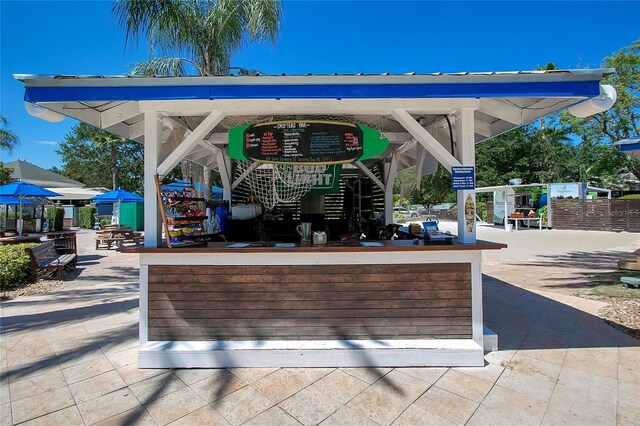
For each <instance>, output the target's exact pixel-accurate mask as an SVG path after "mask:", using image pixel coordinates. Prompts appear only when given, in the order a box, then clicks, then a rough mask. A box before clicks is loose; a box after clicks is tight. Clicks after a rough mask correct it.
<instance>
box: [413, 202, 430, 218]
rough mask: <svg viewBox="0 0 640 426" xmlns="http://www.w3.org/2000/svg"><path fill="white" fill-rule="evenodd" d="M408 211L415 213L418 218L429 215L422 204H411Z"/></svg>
mask: <svg viewBox="0 0 640 426" xmlns="http://www.w3.org/2000/svg"><path fill="white" fill-rule="evenodd" d="M409 210H412V211H415V212H416V213H418V215H419V216H424V215H426V214H428V213H429V212H428V211H427V209H426V208H425V207H424V206H423V205H422V204H412V205H410V206H409Z"/></svg>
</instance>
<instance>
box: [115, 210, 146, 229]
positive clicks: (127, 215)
mask: <svg viewBox="0 0 640 426" xmlns="http://www.w3.org/2000/svg"><path fill="white" fill-rule="evenodd" d="M120 225H127V226H129V227H131V228H132V229H133V230H134V231H143V230H144V203H121V204H120Z"/></svg>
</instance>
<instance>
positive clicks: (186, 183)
mask: <svg viewBox="0 0 640 426" xmlns="http://www.w3.org/2000/svg"><path fill="white" fill-rule="evenodd" d="M190 187H191V181H190V180H189V179H183V180H179V181H177V182H171V183H167V184H166V185H162V186H161V188H160V189H162V190H163V191H172V190H175V191H182V190H183V189H184V188H190ZM203 187H204V185H202V184H201V183H200V182H193V188H194V189H195V190H196V191H202V190H203V189H204V188H203ZM223 191H224V190H223V189H222V188H220V187H218V186H212V187H211V198H212V199H214V200H222V194H223Z"/></svg>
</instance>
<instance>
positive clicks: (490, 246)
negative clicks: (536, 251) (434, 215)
mask: <svg viewBox="0 0 640 426" xmlns="http://www.w3.org/2000/svg"><path fill="white" fill-rule="evenodd" d="M380 243H382V244H383V245H382V246H381V247H363V246H361V245H360V243H359V242H356V243H353V244H352V245H333V244H331V243H329V244H327V245H308V246H307V245H305V246H300V245H298V246H297V247H272V246H269V245H266V246H262V245H258V246H252V247H228V246H229V244H233V243H224V242H213V243H208V244H207V247H174V248H167V247H144V246H130V247H123V248H121V249H119V251H122V252H123V253H184V252H189V253H229V252H237V253H261V252H262V253H264V252H268V253H273V252H282V253H343V252H390V251H467V250H499V249H503V248H507V245H506V244H499V243H492V242H489V241H477V242H476V243H473V244H460V243H457V242H455V241H454V242H453V244H440V243H439V244H424V242H423V241H422V240H421V241H420V242H419V244H414V243H413V241H412V240H393V241H380ZM247 244H252V243H247ZM253 244H262V243H253ZM265 244H271V243H265Z"/></svg>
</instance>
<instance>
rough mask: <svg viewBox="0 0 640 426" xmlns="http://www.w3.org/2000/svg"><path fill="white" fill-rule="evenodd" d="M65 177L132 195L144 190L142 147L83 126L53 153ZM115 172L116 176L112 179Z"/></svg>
mask: <svg viewBox="0 0 640 426" xmlns="http://www.w3.org/2000/svg"><path fill="white" fill-rule="evenodd" d="M56 152H57V153H58V154H59V155H60V160H61V163H62V168H61V172H62V174H63V175H64V176H67V177H69V178H71V179H74V180H77V181H79V182H82V183H84V184H85V185H87V186H89V187H104V188H108V187H111V186H114V187H115V185H116V183H117V185H118V187H120V188H122V189H125V190H127V191H131V192H137V193H139V194H141V193H142V190H143V182H144V181H143V175H144V161H143V147H142V145H141V144H139V143H138V142H134V141H129V140H126V139H123V138H120V137H118V136H115V135H112V134H110V133H109V132H106V131H104V130H100V129H98V128H95V127H93V126H90V125H88V124H85V123H80V124H78V125H76V126H74V127H73V128H72V129H71V132H70V133H69V134H67V135H66V136H65V139H64V141H63V142H61V143H60V146H59V148H58V150H57V151H56ZM114 171H115V175H114Z"/></svg>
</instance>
